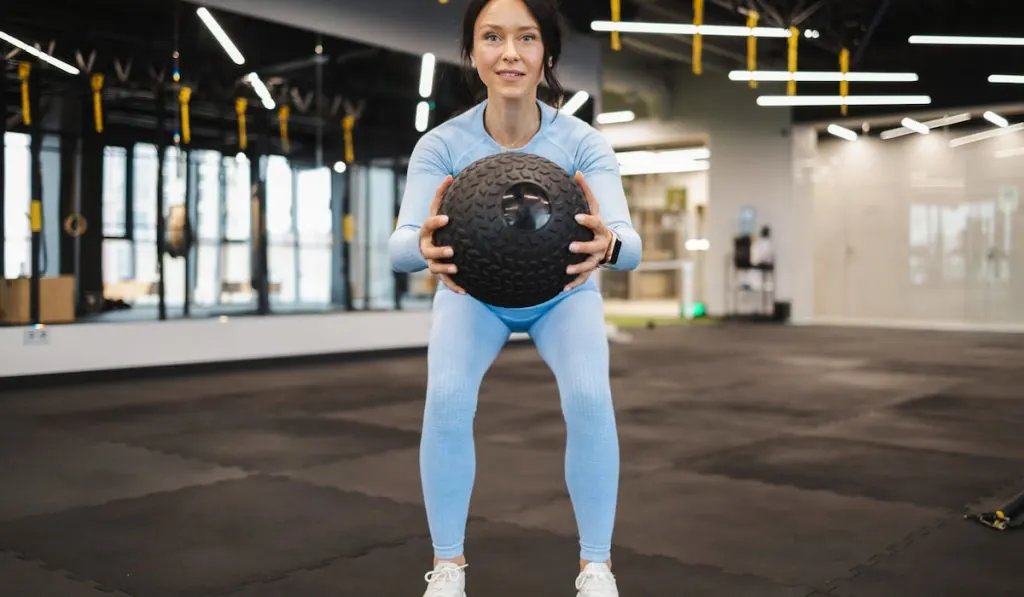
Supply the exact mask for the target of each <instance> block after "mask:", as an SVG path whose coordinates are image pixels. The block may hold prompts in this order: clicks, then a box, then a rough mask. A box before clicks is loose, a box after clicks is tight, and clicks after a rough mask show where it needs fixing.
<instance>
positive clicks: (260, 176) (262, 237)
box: [249, 107, 270, 315]
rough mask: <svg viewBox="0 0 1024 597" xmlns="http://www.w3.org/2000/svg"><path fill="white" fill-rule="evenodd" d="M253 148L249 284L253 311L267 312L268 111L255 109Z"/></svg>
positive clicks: (250, 163)
mask: <svg viewBox="0 0 1024 597" xmlns="http://www.w3.org/2000/svg"><path fill="white" fill-rule="evenodd" d="M256 110H257V111H256V116H255V120H256V123H255V124H256V128H257V140H256V143H257V145H256V146H257V149H256V151H254V152H251V153H249V178H250V180H251V181H252V190H253V196H252V228H251V230H252V232H251V234H250V235H249V236H250V239H249V242H250V244H251V247H252V249H253V252H252V260H251V266H252V267H251V269H252V287H253V288H254V289H255V290H256V312H257V313H259V314H260V315H268V314H269V313H270V281H269V280H268V268H267V180H266V174H267V169H266V168H264V167H262V162H263V158H264V156H266V155H267V154H268V153H269V151H270V113H269V112H268V111H267V110H265V109H261V108H260V107H257V108H256Z"/></svg>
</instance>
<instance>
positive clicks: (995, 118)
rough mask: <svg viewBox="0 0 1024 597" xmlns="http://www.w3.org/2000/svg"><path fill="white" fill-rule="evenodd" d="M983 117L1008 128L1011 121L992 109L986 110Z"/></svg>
mask: <svg viewBox="0 0 1024 597" xmlns="http://www.w3.org/2000/svg"><path fill="white" fill-rule="evenodd" d="M981 117H982V118H984V119H985V120H987V121H989V122H991V123H992V124H994V125H996V126H998V127H1000V128H1006V127H1008V126H1010V122H1009V121H1008V120H1006V119H1005V118H1003V117H1002V116H1000V115H998V114H996V113H995V112H993V111H992V110H986V111H985V113H984V114H982V115H981Z"/></svg>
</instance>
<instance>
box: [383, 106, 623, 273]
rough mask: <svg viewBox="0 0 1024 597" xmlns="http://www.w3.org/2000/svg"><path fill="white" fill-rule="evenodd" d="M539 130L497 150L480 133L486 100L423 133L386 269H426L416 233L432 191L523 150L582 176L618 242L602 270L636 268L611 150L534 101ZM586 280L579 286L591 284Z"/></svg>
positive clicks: (580, 125) (585, 127)
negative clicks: (479, 164)
mask: <svg viewBox="0 0 1024 597" xmlns="http://www.w3.org/2000/svg"><path fill="white" fill-rule="evenodd" d="M538 104H539V105H540V110H541V120H540V130H539V131H538V132H537V134H536V135H534V137H533V139H531V140H530V142H529V143H528V144H527V145H526V146H524V147H522V148H517V149H511V150H506V149H504V148H502V147H501V146H500V145H499V144H498V143H497V142H496V141H495V140H494V138H493V137H491V136H490V134H488V132H487V130H486V129H485V128H484V108H485V107H486V105H487V101H486V100H484V101H483V102H481V103H479V104H477V105H476V106H474V107H473V108H472V109H470V110H468V111H466V112H463V113H462V114H460V115H458V116H456V117H455V118H452V119H451V120H448V121H447V122H445V123H443V124H441V125H439V126H437V127H436V128H434V129H432V130H431V131H429V132H427V133H426V134H425V135H423V137H421V138H420V140H419V141H418V142H417V143H416V146H415V148H414V149H413V152H412V156H411V157H410V161H409V170H408V175H407V177H406V184H405V193H404V195H403V197H402V205H401V208H400V209H399V213H398V226H397V228H396V229H395V231H394V232H393V233H392V235H391V239H390V242H389V250H390V254H391V265H392V268H393V269H394V270H395V271H396V272H417V271H420V270H423V269H426V267H427V262H426V260H425V259H424V258H423V255H422V254H421V253H420V245H419V243H420V241H419V235H420V228H421V227H422V225H423V222H425V221H426V219H427V218H428V217H429V216H430V204H431V202H432V201H433V199H434V194H435V193H436V192H437V188H438V187H439V186H441V183H442V182H443V181H444V178H445V177H446V176H448V175H452V176H457V175H458V174H459V173H460V172H462V170H463V169H464V168H466V166H468V165H470V164H472V163H473V162H475V161H477V160H479V159H481V158H484V157H487V156H489V155H493V154H496V153H500V152H502V151H523V152H528V153H532V154H536V155H539V156H542V157H545V158H547V159H549V160H551V161H552V162H554V163H556V164H558V165H559V166H561V167H562V168H564V169H565V171H566V172H568V173H569V174H570V175H574V174H575V173H576V172H577V171H578V172H582V173H583V176H584V178H585V180H586V181H587V184H588V185H589V186H590V189H591V191H592V192H593V194H594V197H595V198H596V199H597V202H598V205H599V207H600V215H601V218H602V219H603V220H604V222H605V225H607V226H608V227H609V228H610V229H611V230H612V231H614V232H615V234H616V235H617V236H618V237H619V239H620V240H621V241H622V248H621V250H620V252H619V258H618V261H617V262H616V263H615V264H614V265H609V266H606V267H607V268H608V269H615V270H632V269H635V268H636V267H637V266H638V265H639V264H640V257H641V251H642V243H641V240H640V235H639V234H637V232H636V230H634V229H633V223H632V219H631V218H630V215H629V207H628V206H627V204H626V196H625V193H624V191H623V189H622V179H621V178H620V176H619V163H618V160H617V159H616V157H615V152H614V151H613V150H612V148H611V145H609V144H608V142H607V141H606V140H605V139H604V137H602V136H601V134H600V133H599V132H598V131H597V130H596V129H594V128H593V127H592V126H590V125H589V124H587V123H586V122H584V121H583V120H581V119H579V118H577V117H576V116H573V115H571V114H565V113H560V112H558V111H557V110H556V109H555V108H553V107H551V106H550V105H548V104H546V103H543V102H540V101H538ZM594 283H595V282H594V278H593V277H591V278H590V279H589V280H588V281H587V282H586V283H585V284H584V286H586V285H591V284H594Z"/></svg>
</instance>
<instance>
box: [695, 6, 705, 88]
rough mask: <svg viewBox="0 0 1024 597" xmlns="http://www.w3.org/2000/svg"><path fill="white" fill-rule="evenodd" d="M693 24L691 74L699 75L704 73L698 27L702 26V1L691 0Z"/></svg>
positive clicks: (702, 41)
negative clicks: (694, 31) (694, 29)
mask: <svg viewBox="0 0 1024 597" xmlns="http://www.w3.org/2000/svg"><path fill="white" fill-rule="evenodd" d="M693 24H694V26H696V27H697V28H698V29H697V33H695V34H694V35H693V74H695V75H699V74H701V73H702V72H704V69H703V68H702V67H701V57H702V56H703V54H704V36H702V35H701V34H700V27H701V25H703V24H704V0H693Z"/></svg>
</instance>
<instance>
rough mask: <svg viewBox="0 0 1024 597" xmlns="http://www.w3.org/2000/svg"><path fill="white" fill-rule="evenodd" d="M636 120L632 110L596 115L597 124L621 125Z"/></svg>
mask: <svg viewBox="0 0 1024 597" xmlns="http://www.w3.org/2000/svg"><path fill="white" fill-rule="evenodd" d="M635 119H636V114H634V113H633V111H632V110H622V111H621V112H605V113H603V114H598V115H597V122H598V124H621V123H624V122H633V120H635Z"/></svg>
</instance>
